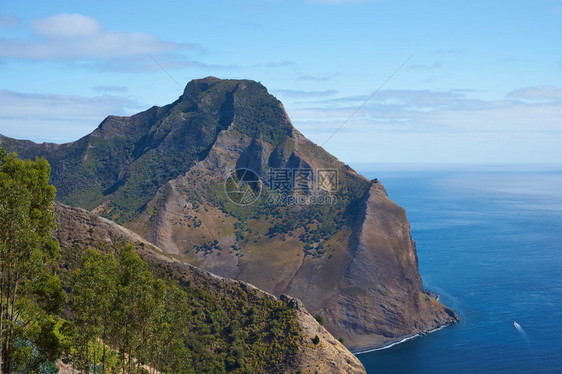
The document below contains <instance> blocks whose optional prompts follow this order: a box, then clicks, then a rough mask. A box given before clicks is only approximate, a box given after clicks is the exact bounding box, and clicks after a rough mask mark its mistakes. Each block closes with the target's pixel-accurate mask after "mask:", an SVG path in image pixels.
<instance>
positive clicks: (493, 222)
mask: <svg viewBox="0 0 562 374" xmlns="http://www.w3.org/2000/svg"><path fill="white" fill-rule="evenodd" d="M353 166H354V167H355V168H356V170H358V171H359V172H361V173H362V174H363V175H365V176H367V177H368V178H378V179H379V180H380V181H381V182H382V183H383V184H384V186H385V187H386V189H387V191H388V193H389V197H390V198H391V199H393V200H394V201H395V202H396V203H397V204H399V205H401V206H402V207H404V208H405V209H406V212H407V214H408V219H409V221H410V224H411V228H412V236H413V238H414V239H415V240H416V243H417V249H418V256H419V262H420V272H421V275H422V278H423V280H424V284H425V287H426V288H428V289H430V290H432V291H434V292H436V293H438V294H439V295H440V297H441V298H440V300H441V301H442V302H443V303H444V304H446V305H448V306H449V307H451V308H453V309H454V310H455V311H456V312H457V313H458V314H459V316H460V318H461V322H460V323H459V324H457V325H455V326H451V327H446V328H444V329H441V330H439V331H437V332H434V333H432V334H429V335H425V336H422V337H419V338H415V339H412V340H409V341H406V342H404V343H402V344H399V345H396V346H394V347H391V348H388V349H384V350H380V351H375V352H370V353H366V354H362V355H359V356H358V357H359V359H360V360H361V362H363V364H364V365H365V367H366V369H367V372H368V373H432V374H438V373H510V374H512V373H562V166H558V167H556V166H489V167H467V166H461V167H425V168H420V167H416V168H413V167H411V168H410V169H411V170H409V168H408V167H405V166H401V167H397V166H389V165H386V166H385V165H353ZM514 322H515V323H514Z"/></svg>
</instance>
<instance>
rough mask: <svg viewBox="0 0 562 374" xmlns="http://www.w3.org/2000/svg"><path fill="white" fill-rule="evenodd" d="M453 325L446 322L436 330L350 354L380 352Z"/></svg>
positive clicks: (410, 335) (404, 337) (407, 336)
mask: <svg viewBox="0 0 562 374" xmlns="http://www.w3.org/2000/svg"><path fill="white" fill-rule="evenodd" d="M454 324H456V322H447V323H444V324H442V325H440V326H438V327H436V328H433V329H431V330H428V331H423V332H419V333H415V334H408V335H404V336H400V337H398V338H395V339H392V340H390V341H387V342H386V343H384V344H382V345H376V346H373V348H368V349H362V350H360V351H355V350H351V353H353V354H354V355H355V356H358V355H362V354H366V353H371V352H376V351H382V350H385V349H388V348H391V347H394V346H395V345H398V344H402V343H405V342H407V341H408V340H412V339H415V338H419V337H423V336H425V335H429V334H431V333H433V332H436V331H439V330H441V329H443V328H445V327H447V326H452V325H454Z"/></svg>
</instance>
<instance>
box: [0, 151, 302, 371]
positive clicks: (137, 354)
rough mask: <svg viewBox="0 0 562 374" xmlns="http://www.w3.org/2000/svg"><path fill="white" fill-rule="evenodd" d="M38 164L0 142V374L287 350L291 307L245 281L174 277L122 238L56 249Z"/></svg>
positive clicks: (183, 367)
mask: <svg viewBox="0 0 562 374" xmlns="http://www.w3.org/2000/svg"><path fill="white" fill-rule="evenodd" d="M49 170H50V169H49V165H48V163H47V161H45V160H44V159H40V160H39V159H38V160H36V161H21V160H19V159H17V157H16V156H15V155H8V154H7V153H6V152H5V151H4V149H3V148H1V147H0V225H1V230H0V251H1V252H0V256H1V257H0V261H1V264H0V265H1V267H2V283H1V284H2V289H1V291H2V299H1V301H2V303H1V310H0V311H1V313H2V314H1V315H2V324H1V328H2V330H1V331H2V335H1V338H2V340H1V342H2V347H3V350H2V361H3V363H4V365H3V372H4V373H11V372H36V373H50V372H56V370H57V369H56V368H55V366H54V363H55V361H56V360H57V359H61V358H62V359H63V360H64V361H67V362H70V363H71V364H72V365H73V366H74V367H76V368H79V369H81V370H82V371H83V372H91V371H94V372H100V373H119V372H123V373H125V372H127V373H133V372H136V373H139V372H141V371H146V370H152V369H156V370H157V371H158V372H160V373H203V372H204V373H227V372H232V373H263V372H280V371H283V369H284V368H285V367H286V366H287V365H288V364H289V363H290V362H291V360H292V359H293V358H294V357H295V355H296V354H297V352H298V349H299V340H300V339H301V330H300V326H299V325H298V323H297V322H296V320H295V310H294V309H293V308H291V307H290V306H288V305H287V304H286V303H284V302H281V301H279V300H277V299H275V298H272V297H263V296H260V295H258V294H257V292H258V291H257V290H256V289H242V288H240V287H238V288H236V287H232V286H224V287H219V288H218V289H206V288H204V287H197V286H195V285H192V284H190V283H185V282H178V280H177V279H175V277H174V276H173V274H171V273H170V272H169V271H166V270H164V269H162V268H158V267H153V268H149V266H148V265H147V264H146V263H145V262H144V261H143V260H142V259H141V257H140V256H139V255H138V254H137V253H136V252H135V250H134V248H133V247H132V246H131V245H127V244H125V243H114V244H108V243H104V242H100V241H96V240H94V239H93V238H92V240H90V241H89V242H88V243H83V242H76V243H75V244H74V245H73V246H70V247H63V248H62V250H61V251H60V253H59V245H58V243H56V242H54V241H53V239H52V230H53V229H54V228H55V221H54V213H53V209H52V203H53V198H54V194H55V190H54V188H53V187H52V186H50V185H49V184H48V177H49ZM92 232H93V231H92ZM59 256H60V257H59ZM59 264H60V266H59ZM59 276H60V278H59ZM63 289H64V290H65V291H66V293H65V292H64V291H63Z"/></svg>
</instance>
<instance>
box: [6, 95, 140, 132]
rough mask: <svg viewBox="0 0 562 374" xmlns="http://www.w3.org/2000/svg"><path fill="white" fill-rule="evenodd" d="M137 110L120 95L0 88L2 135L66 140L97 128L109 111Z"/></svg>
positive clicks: (125, 111) (126, 111) (136, 107)
mask: <svg viewBox="0 0 562 374" xmlns="http://www.w3.org/2000/svg"><path fill="white" fill-rule="evenodd" d="M131 108H132V109H133V110H134V111H137V110H138V109H139V108H138V104H137V103H135V102H133V101H130V100H128V99H126V98H123V97H118V96H109V95H104V96H98V97H93V98H89V97H83V96H73V95H55V94H24V93H18V92H14V91H9V90H0V134H2V135H6V136H10V137H14V138H27V139H29V134H33V138H32V139H30V140H35V141H49V142H65V141H72V140H76V139H78V138H80V137H82V136H84V135H86V134H88V133H90V132H91V131H93V130H94V129H95V128H96V127H97V126H98V125H99V124H100V122H101V121H102V120H103V119H104V118H105V117H107V115H109V114H114V115H124V114H128V112H130V111H131Z"/></svg>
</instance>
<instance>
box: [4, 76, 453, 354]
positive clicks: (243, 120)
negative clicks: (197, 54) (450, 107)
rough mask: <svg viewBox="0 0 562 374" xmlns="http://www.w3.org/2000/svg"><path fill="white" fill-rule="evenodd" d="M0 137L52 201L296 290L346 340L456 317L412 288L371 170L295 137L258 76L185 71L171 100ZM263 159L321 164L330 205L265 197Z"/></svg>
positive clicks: (418, 284) (201, 263)
mask: <svg viewBox="0 0 562 374" xmlns="http://www.w3.org/2000/svg"><path fill="white" fill-rule="evenodd" d="M0 145H2V146H3V147H4V148H6V149H7V150H9V151H16V152H17V153H18V155H19V156H20V157H23V158H33V157H35V156H44V157H45V158H47V160H48V161H49V162H50V164H51V166H52V174H51V178H52V183H53V184H54V185H55V186H56V187H57V199H58V200H59V201H61V202H63V203H66V204H69V205H72V206H78V207H82V208H84V209H87V210H90V211H92V212H94V213H96V214H98V215H101V216H103V217H106V218H108V219H111V220H114V221H116V222H118V223H120V224H122V225H124V226H125V227H127V228H128V229H130V230H132V231H134V232H136V233H137V234H138V235H140V236H141V237H143V238H144V239H145V240H147V241H148V242H150V243H152V244H153V245H155V246H157V247H159V248H161V249H162V250H164V251H165V252H167V253H168V254H169V255H171V256H173V257H174V258H176V259H179V260H181V261H186V262H188V263H190V264H192V265H194V266H197V267H199V268H202V269H205V270H208V271H210V272H213V273H215V274H217V275H220V276H223V277H229V278H233V279H238V280H243V281H245V282H248V283H251V284H254V285H255V286H257V287H259V288H261V289H263V290H265V291H267V292H269V293H272V294H274V295H277V296H279V295H281V294H288V295H291V296H294V297H296V298H298V299H300V300H302V302H303V303H304V305H305V306H306V309H307V310H309V311H310V312H311V313H312V314H315V315H319V316H321V317H322V319H323V321H324V327H326V329H327V330H328V331H329V332H330V333H332V335H334V336H335V337H337V338H342V339H343V341H344V342H345V345H346V346H347V347H349V348H350V349H353V350H356V351H358V350H364V349H369V348H374V347H378V346H381V345H384V344H388V343H390V342H392V341H395V340H396V339H400V338H401V337H404V336H409V335H412V334H417V333H424V332H427V331H430V330H432V329H434V328H437V327H439V326H442V325H445V324H449V323H454V322H456V321H457V320H458V318H457V316H456V315H455V313H454V312H453V311H452V310H450V309H448V308H446V307H445V306H443V305H442V304H440V303H439V302H437V301H436V300H435V299H434V298H433V297H432V296H431V295H430V293H429V292H427V291H425V290H424V288H423V284H422V280H421V277H420V275H419V272H418V259H417V254H416V249H415V243H414V241H413V240H412V238H411V236H410V227H409V224H408V221H407V219H406V214H405V212H404V210H403V209H402V208H400V207H398V206H397V205H396V204H394V203H393V202H392V201H391V200H390V199H388V197H387V194H386V191H385V189H384V187H383V186H382V185H381V184H380V183H379V182H377V181H369V180H367V179H366V178H364V177H362V176H361V175H359V174H357V173H356V172H355V171H354V170H353V169H351V168H350V167H349V166H347V165H344V164H343V163H342V162H340V161H339V160H338V159H336V158H335V157H334V156H332V155H330V154H329V153H328V152H326V151H325V150H324V149H322V148H321V147H319V146H317V145H315V144H314V143H312V142H311V141H309V140H308V139H306V138H305V137H304V136H303V135H302V134H301V133H300V132H299V131H297V130H296V129H295V128H294V127H293V126H292V124H291V122H290V120H289V118H288V116H287V114H286V112H285V110H284V109H283V106H282V104H281V103H280V102H279V101H278V100H277V99H276V98H274V97H273V96H272V95H270V94H269V93H268V92H267V90H266V88H265V87H263V86H262V85H261V84H259V83H257V82H254V81H249V80H221V79H218V78H214V77H208V78H204V79H200V80H194V81H191V82H190V83H189V84H188V85H187V87H186V88H185V90H184V92H183V95H182V96H180V98H179V99H178V100H177V101H175V102H174V103H172V104H170V105H167V106H164V107H153V108H150V109H148V110H146V111H144V112H141V113H139V114H136V115H133V116H131V117H116V116H109V117H107V118H106V119H105V120H104V121H103V122H102V123H101V124H100V125H99V127H98V128H97V129H96V130H94V131H93V132H92V133H91V134H89V135H87V136H85V137H83V138H81V139H79V140H77V141H76V142H72V143H67V144H61V145H58V144H49V143H43V144H36V143H33V142H30V141H24V140H15V139H10V138H7V137H3V136H0ZM246 169H247V170H250V171H252V172H253V173H255V175H256V176H257V178H258V179H259V183H258V185H259V186H258V187H259V188H257V187H256V185H254V186H253V189H254V192H256V195H257V192H260V191H261V195H259V197H258V198H257V199H256V200H255V201H252V203H251V204H240V203H239V202H238V203H237V202H236V201H233V200H232V199H231V198H230V197H229V196H228V190H227V188H225V180H227V179H228V178H229V175H230V173H231V171H232V170H246ZM272 170H273V171H275V170H278V171H289V173H293V176H294V173H296V171H303V170H304V171H309V172H311V175H314V177H313V178H312V179H310V180H308V182H307V183H312V184H315V183H319V182H320V180H319V176H318V175H319V174H318V173H319V172H320V171H326V170H327V171H330V172H331V173H332V174H331V175H335V178H336V183H333V184H331V185H330V186H332V187H335V188H333V189H332V190H330V191H329V193H327V192H326V190H325V189H323V190H321V191H319V192H317V193H318V194H320V196H324V197H326V196H328V195H329V197H330V199H328V200H327V201H328V202H329V203H322V204H317V203H310V199H309V200H306V201H307V202H308V203H296V204H287V203H279V202H272V200H271V199H268V196H272V193H273V192H275V191H274V190H273V187H272V186H271V175H272V174H271V173H272ZM234 175H235V177H237V178H238V179H243V178H244V177H243V176H241V175H239V174H236V173H235V174H234ZM230 177H232V176H230ZM293 181H294V180H293ZM293 187H295V186H293ZM304 187H310V185H308V184H307V185H305V186H304ZM311 191H312V188H311V189H308V188H303V189H302V190H301V191H299V192H296V191H294V190H293V191H291V192H290V193H291V195H290V196H293V197H294V196H301V197H302V196H304V197H314V196H312V195H314V194H315V193H316V192H311ZM299 201H300V200H299Z"/></svg>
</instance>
